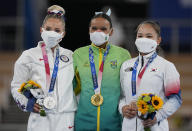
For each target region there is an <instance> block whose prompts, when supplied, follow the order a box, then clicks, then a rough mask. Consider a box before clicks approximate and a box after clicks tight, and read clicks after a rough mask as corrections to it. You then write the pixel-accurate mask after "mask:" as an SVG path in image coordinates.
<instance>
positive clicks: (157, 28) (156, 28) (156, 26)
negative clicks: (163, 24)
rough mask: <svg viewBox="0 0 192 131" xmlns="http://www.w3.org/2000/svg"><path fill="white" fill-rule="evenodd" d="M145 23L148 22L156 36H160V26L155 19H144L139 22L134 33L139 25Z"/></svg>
mask: <svg viewBox="0 0 192 131" xmlns="http://www.w3.org/2000/svg"><path fill="white" fill-rule="evenodd" d="M145 24H149V25H151V26H152V27H153V29H154V30H155V32H156V33H157V35H158V37H161V28H160V24H159V22H157V21H151V20H146V21H143V22H141V23H140V24H139V25H138V26H137V29H136V33H137V32H138V30H139V28H140V27H141V25H145Z"/></svg>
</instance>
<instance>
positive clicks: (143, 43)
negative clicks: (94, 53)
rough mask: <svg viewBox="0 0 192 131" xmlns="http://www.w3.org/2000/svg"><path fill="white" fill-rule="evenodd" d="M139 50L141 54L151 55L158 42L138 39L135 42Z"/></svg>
mask: <svg viewBox="0 0 192 131" xmlns="http://www.w3.org/2000/svg"><path fill="white" fill-rule="evenodd" d="M135 45H136V46H137V49H138V51H139V52H141V53H150V52H152V51H154V50H156V48H157V42H156V41H155V40H152V39H148V38H137V39H136V41H135Z"/></svg>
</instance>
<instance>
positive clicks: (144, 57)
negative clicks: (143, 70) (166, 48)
mask: <svg viewBox="0 0 192 131" xmlns="http://www.w3.org/2000/svg"><path fill="white" fill-rule="evenodd" d="M155 52H156V51H152V52H151V53H149V54H147V55H144V56H142V55H141V54H140V53H139V61H140V62H141V61H142V57H143V60H144V63H146V62H147V61H148V60H149V58H150V57H151V56H152V55H153V53H155Z"/></svg>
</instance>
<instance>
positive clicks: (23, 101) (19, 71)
mask: <svg viewBox="0 0 192 131" xmlns="http://www.w3.org/2000/svg"><path fill="white" fill-rule="evenodd" d="M26 61H28V60H27V57H25V53H23V54H22V55H21V56H20V57H19V59H18V60H17V61H16V62H15V67H14V76H13V80H12V82H11V93H12V96H13V98H14V100H15V102H16V103H17V105H18V107H19V108H20V109H21V110H23V111H27V110H26V106H27V102H28V99H27V98H26V97H25V96H24V95H22V94H21V93H19V92H18V89H19V88H20V86H21V84H22V83H24V82H26V81H28V80H29V71H30V69H29V67H28V66H27V63H26Z"/></svg>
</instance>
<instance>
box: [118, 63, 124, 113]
mask: <svg viewBox="0 0 192 131" xmlns="http://www.w3.org/2000/svg"><path fill="white" fill-rule="evenodd" d="M123 65H124V64H122V66H121V69H120V83H121V93H120V101H119V112H120V114H123V113H122V108H123V106H125V105H126V100H125V90H124V84H123V82H124V69H123Z"/></svg>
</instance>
